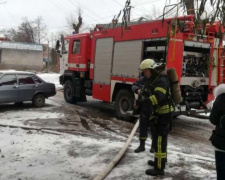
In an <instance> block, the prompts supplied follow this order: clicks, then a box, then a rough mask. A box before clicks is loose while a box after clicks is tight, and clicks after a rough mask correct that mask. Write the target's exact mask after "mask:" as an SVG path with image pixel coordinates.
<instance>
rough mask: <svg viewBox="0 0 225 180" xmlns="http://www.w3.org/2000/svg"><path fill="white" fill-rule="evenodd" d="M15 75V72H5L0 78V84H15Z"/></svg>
mask: <svg viewBox="0 0 225 180" xmlns="http://www.w3.org/2000/svg"><path fill="white" fill-rule="evenodd" d="M16 83H17V82H16V75H15V74H7V75H4V76H3V77H2V78H1V80H0V84H1V85H2V86H7V85H14V84H16Z"/></svg>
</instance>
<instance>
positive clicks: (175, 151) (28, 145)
mask: <svg viewBox="0 0 225 180" xmlns="http://www.w3.org/2000/svg"><path fill="white" fill-rule="evenodd" d="M50 102H51V101H47V104H48V103H50ZM53 104H54V103H53ZM56 105H57V104H56ZM54 108H55V107H44V108H42V109H36V108H31V109H29V110H12V111H10V113H8V112H7V111H6V112H2V113H0V116H1V124H8V125H9V124H11V125H19V126H21V125H27V126H32V127H35V124H24V123H25V122H27V121H32V120H35V121H36V122H37V123H38V122H39V121H40V122H41V120H42V119H48V121H51V119H53V120H54V119H55V118H57V119H58V118H63V117H64V115H63V114H62V113H57V112H54V111H55V110H54ZM50 109H51V110H52V111H51V112H48V111H49V110H50ZM181 118H183V119H186V120H188V121H190V123H192V122H197V123H200V122H204V123H206V124H207V123H208V122H207V121H204V120H202V119H197V118H190V117H186V116H182V117H181ZM108 133H111V132H108ZM113 136H115V134H113ZM118 139H121V140H120V141H118ZM176 139H177V137H172V138H171V137H170V136H169V145H168V164H167V167H166V175H165V176H164V177H158V178H157V179H164V180H174V179H177V180H180V179H202V180H212V179H216V176H215V164H214V155H213V153H212V154H208V153H206V152H204V151H201V148H200V147H199V149H198V148H195V149H194V147H193V148H192V149H191V148H190V146H191V144H186V145H184V144H180V146H178V145H177V144H176V142H177V140H176ZM123 142H124V143H125V139H124V138H123V137H120V136H117V140H116V139H110V140H109V139H103V138H102V139H96V138H94V137H84V136H81V135H70V134H66V133H59V134H51V133H47V132H43V131H36V130H23V129H20V128H8V127H0V158H1V161H0V167H1V168H0V179H2V180H8V179H12V180H18V179H21V180H23V179H29V180H30V179H34V180H46V179H56V180H61V179H63V180H67V179H68V180H69V179H75V180H80V179H87V180H92V179H94V178H95V177H96V176H97V175H98V173H100V172H101V171H102V170H103V169H104V168H105V167H106V166H107V164H108V163H110V161H111V160H112V159H113V158H114V157H115V156H116V154H117V153H118V152H119V150H120V149H121V148H122V147H123V145H124V143H123ZM150 143H151V141H150V140H148V141H147V145H146V151H145V152H143V153H140V154H136V153H134V152H133V151H134V149H135V148H136V147H137V146H138V144H139V141H138V138H137V137H135V138H134V139H133V141H132V143H131V145H130V146H129V148H128V150H127V152H126V153H125V156H124V157H123V158H122V160H121V161H120V162H119V164H118V165H117V166H116V167H115V168H114V169H113V171H112V172H111V173H110V174H109V175H108V176H107V177H106V180H107V179H108V180H111V179H130V180H139V179H140V180H148V179H154V178H152V177H149V176H146V175H145V170H146V169H148V168H150V167H149V166H148V165H147V161H148V160H149V159H153V154H151V153H149V149H150ZM188 148H190V149H188ZM212 152H213V151H212ZM184 177H185V178H184Z"/></svg>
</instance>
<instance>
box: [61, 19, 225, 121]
mask: <svg viewBox="0 0 225 180" xmlns="http://www.w3.org/2000/svg"><path fill="white" fill-rule="evenodd" d="M177 21H180V22H183V24H184V26H183V29H182V30H181V28H179V27H178V26H177ZM193 25H194V16H192V15H190V16H185V17H178V18H171V19H165V20H164V21H162V20H157V21H150V22H141V23H137V22H135V23H130V24H128V26H127V27H123V28H121V27H120V26H119V24H118V25H117V26H118V27H117V26H113V27H112V25H111V26H110V25H97V26H96V30H95V31H93V32H92V33H85V34H77V35H71V36H68V37H65V38H64V42H62V49H61V51H60V52H61V58H60V73H61V76H60V83H61V84H62V85H63V86H64V98H65V100H66V102H68V103H76V102H78V101H79V102H80V101H81V102H82V101H86V96H87V95H88V96H92V97H93V98H96V99H99V100H102V101H105V102H114V103H115V111H116V114H117V116H118V118H121V119H128V118H129V116H128V115H127V113H126V111H129V110H132V106H133V101H134V99H135V95H134V93H133V92H132V90H131V86H132V84H133V83H134V82H135V81H137V80H138V78H139V76H140V72H139V70H138V69H139V65H140V63H141V61H142V60H143V59H146V58H152V59H154V60H155V61H156V62H160V63H163V64H164V65H165V68H166V69H168V68H171V67H173V68H175V69H176V71H177V74H178V79H179V83H180V87H181V93H182V97H183V101H182V103H181V104H179V105H177V112H178V113H181V111H182V112H183V111H184V112H185V111H186V110H189V109H191V108H206V106H205V104H204V102H206V101H208V100H209V95H210V93H211V92H212V89H213V87H214V86H216V85H217V84H219V83H221V82H223V80H224V77H223V73H224V68H223V63H224V58H223V55H222V54H223V47H222V44H221V38H219V36H218V32H219V30H218V28H220V27H219V22H217V23H214V24H213V25H212V26H208V27H207V29H206V31H205V32H206V33H205V35H199V34H197V33H194V29H193Z"/></svg>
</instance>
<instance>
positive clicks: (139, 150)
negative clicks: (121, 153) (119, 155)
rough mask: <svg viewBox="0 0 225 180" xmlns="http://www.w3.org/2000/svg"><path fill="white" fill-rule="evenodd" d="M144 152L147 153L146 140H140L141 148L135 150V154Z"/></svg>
mask: <svg viewBox="0 0 225 180" xmlns="http://www.w3.org/2000/svg"><path fill="white" fill-rule="evenodd" d="M142 151H145V140H143V139H140V146H139V147H138V148H137V149H135V150H134V152H135V153H140V152H142Z"/></svg>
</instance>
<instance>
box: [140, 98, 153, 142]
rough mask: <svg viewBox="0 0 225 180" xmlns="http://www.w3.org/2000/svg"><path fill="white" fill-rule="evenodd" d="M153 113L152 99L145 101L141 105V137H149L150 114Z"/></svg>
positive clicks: (143, 138)
mask: <svg viewBox="0 0 225 180" xmlns="http://www.w3.org/2000/svg"><path fill="white" fill-rule="evenodd" d="M151 114H152V105H151V102H150V101H147V100H146V101H144V102H143V103H142V104H141V107H140V125H139V139H140V140H141V139H142V140H145V139H147V137H148V128H149V126H150V125H152V123H150V120H149V119H150V116H151Z"/></svg>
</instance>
